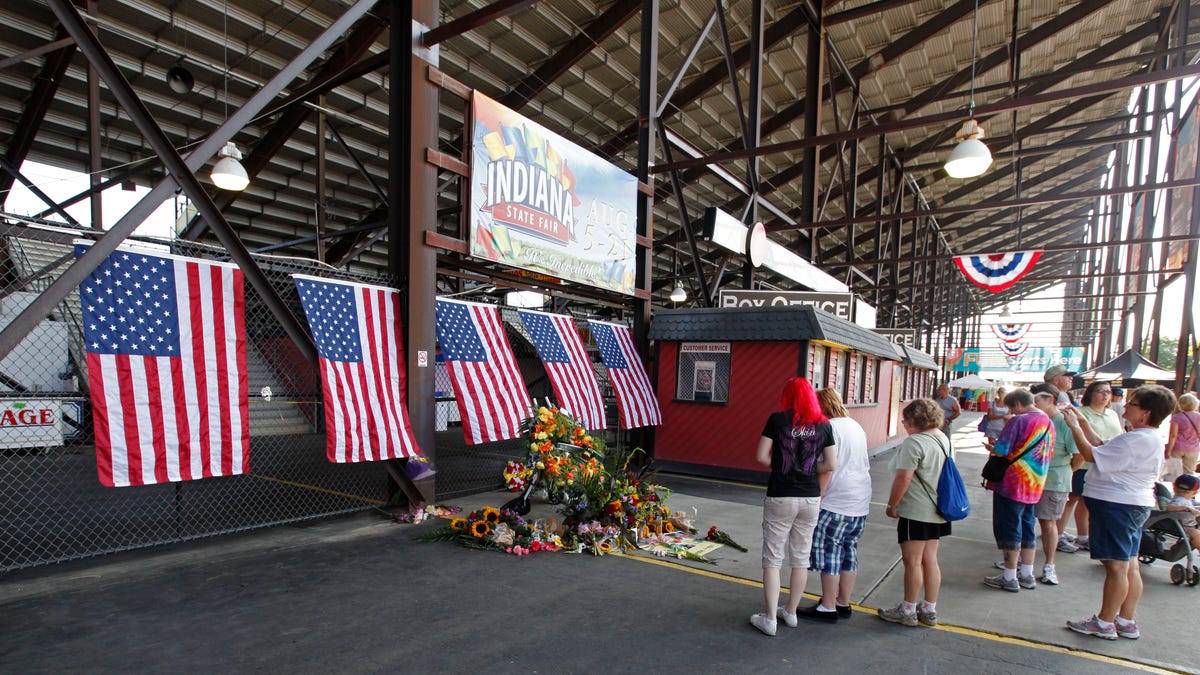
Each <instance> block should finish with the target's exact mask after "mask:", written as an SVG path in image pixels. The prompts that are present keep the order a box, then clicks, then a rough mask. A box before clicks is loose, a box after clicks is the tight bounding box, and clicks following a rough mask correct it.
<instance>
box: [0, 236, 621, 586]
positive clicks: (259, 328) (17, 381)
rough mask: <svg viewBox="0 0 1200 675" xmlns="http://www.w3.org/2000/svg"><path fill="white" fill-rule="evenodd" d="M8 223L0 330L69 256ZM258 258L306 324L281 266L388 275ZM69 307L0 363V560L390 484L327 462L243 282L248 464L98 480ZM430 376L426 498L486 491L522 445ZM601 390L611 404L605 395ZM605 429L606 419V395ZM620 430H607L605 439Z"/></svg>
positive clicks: (301, 397)
mask: <svg viewBox="0 0 1200 675" xmlns="http://www.w3.org/2000/svg"><path fill="white" fill-rule="evenodd" d="M6 227H7V226H4V225H0V243H2V245H3V250H0V274H2V276H0V279H2V281H3V284H2V289H3V290H0V327H3V326H7V325H8V323H9V322H11V321H12V319H13V318H14V317H15V316H16V315H17V314H19V313H20V312H21V310H23V309H24V308H25V307H26V306H27V305H28V304H29V303H30V302H32V300H33V299H34V298H35V297H37V295H38V294H39V293H40V292H41V291H43V290H45V288H47V287H48V286H49V285H50V284H51V283H52V282H53V281H54V280H55V279H56V278H57V277H58V276H59V275H60V274H61V273H62V272H63V270H65V269H66V268H67V266H68V265H69V264H70V262H71V261H72V260H73V259H74V253H73V251H72V246H71V244H70V243H69V240H68V241H61V240H60V241H58V242H52V241H43V240H40V239H30V238H23V237H19V236H16V232H13V231H9V230H8V229H6ZM139 245H145V244H139ZM154 248H156V249H158V250H160V251H161V252H163V253H172V254H175V255H182V256H189V257H194V258H201V259H220V258H221V257H222V255H223V251H220V250H216V249H214V248H212V247H208V246H203V245H198V244H194V243H191V242H169V243H162V244H159V245H157V246H154ZM256 258H257V260H258V263H259V265H260V267H261V268H262V270H263V271H264V272H265V273H266V275H267V277H268V278H269V280H270V282H271V284H272V285H273V286H274V288H275V289H276V291H277V292H278V293H279V295H280V296H281V297H282V298H283V299H284V301H285V302H286V303H287V304H288V306H289V309H290V310H291V311H292V313H293V314H294V315H295V316H297V317H298V318H299V320H300V322H301V324H302V325H305V326H307V322H306V321H305V319H304V315H303V310H302V308H301V306H300V301H299V298H298V296H297V294H296V292H295V288H294V286H293V281H292V278H291V275H292V274H296V273H303V274H309V275H315V276H324V277H334V278H339V279H345V280H352V281H357V282H361V283H371V284H379V285H384V286H395V284H394V283H392V282H391V280H390V279H388V278H385V277H380V276H372V275H366V274H352V273H347V272H346V271H345V270H334V269H332V268H328V267H326V266H323V265H320V264H319V263H315V262H313V261H310V260H301V259H290V258H281V257H275V256H256ZM81 316H82V315H81V313H80V307H79V293H78V291H73V292H72V293H71V294H70V296H69V297H68V298H67V299H66V300H65V301H63V302H62V303H60V304H59V306H58V307H57V308H56V309H55V311H54V312H53V313H51V315H50V316H48V317H47V318H46V319H45V320H44V321H42V322H41V324H39V326H38V327H37V329H36V330H34V332H33V333H31V334H30V335H29V336H28V337H27V338H26V339H25V340H24V341H23V342H22V343H21V344H20V345H19V346H18V347H17V349H15V350H14V351H13V352H12V353H10V354H9V355H8V356H7V357H6V358H5V359H4V360H3V361H0V514H2V516H3V517H2V518H0V569H3V570H5V571H9V570H14V569H19V568H24V567H31V566H36V565H43V564H48V563H53V562H61V561H66V560H71V559H77V558H84V557H89V556H96V555H102V554H106V553H113V552H117V551H124V550H130V549H136V548H144V547H149V546H155V545H160V544H165V543H172V542H179V541H185V540H190V539H197V538H201V537H208V536H213V535H218V534H224V533H230V532H236V531H241V530H247V529H252V528H259V527H266V526H271V525H278V524H283V523H291V522H297V521H302V520H307V519H312V518H319V517H325V516H330V515H336V514H342V513H348V512H355V511H361V510H363V509H368V508H372V507H374V506H382V505H385V504H386V503H387V500H388V499H389V495H391V494H393V493H394V485H393V484H391V482H390V479H389V477H388V474H387V472H386V471H385V468H384V467H383V466H382V465H381V464H380V463H378V462H365V463H356V464H335V463H331V462H329V461H327V460H326V456H325V433H324V428H323V426H324V414H323V411H322V401H321V383H320V377H319V375H318V373H317V371H316V369H315V368H314V366H313V365H311V364H309V363H308V362H307V361H306V360H305V359H304V358H303V357H302V356H301V355H300V353H299V351H298V350H297V349H296V348H295V346H294V344H293V343H292V341H291V340H290V339H289V338H288V337H287V336H286V334H285V333H284V331H283V329H282V328H281V327H280V325H279V323H278V322H277V321H276V319H275V317H274V316H273V315H272V313H271V312H270V310H269V309H268V308H267V306H266V304H265V303H264V302H263V300H262V298H261V297H260V296H259V295H258V293H257V292H256V291H255V290H254V289H253V288H250V287H249V285H247V287H246V289H245V327H246V342H247V346H246V368H247V373H248V380H249V420H250V424H249V430H250V471H249V473H246V474H243V475H237V476H226V477H220V478H206V479H202V480H191V481H183V482H175V483H162V484H157V485H144V486H135V487H119V488H109V487H104V486H103V485H101V483H100V482H99V480H98V477H97V466H96V452H95V446H94V436H93V428H92V410H91V403H90V400H89V396H88V372H87V355H86V353H85V351H84V346H83V327H82V326H81V325H80V321H81ZM505 318H506V323H507V325H508V327H509V339H510V342H511V343H512V345H513V348H514V351H515V352H516V355H517V357H518V360H519V361H521V363H522V366H523V370H524V371H525V372H526V373H530V374H531V375H530V377H529V378H528V379H529V388H530V393H531V395H533V396H535V397H536V398H538V399H541V398H543V397H547V396H550V385H549V383H548V382H547V381H546V379H545V374H544V371H541V366H540V365H539V363H540V362H538V361H537V355H536V352H535V351H534V350H533V347H532V345H531V344H530V343H529V342H528V340H526V339H525V337H524V336H522V335H521V332H520V329H518V328H515V327H514V322H515V323H517V324H519V321H518V320H517V319H516V315H515V312H514V313H512V314H511V315H509V313H508V311H507V310H506V311H505ZM538 373H540V376H539V375H538ZM437 375H438V377H437V389H438V392H437V398H436V402H435V406H436V422H435V425H436V426H435V428H436V432H435V435H436V448H435V449H433V452H431V453H430V454H431V455H433V456H434V457H435V463H436V469H437V474H436V485H437V497H438V498H439V499H445V498H449V497H453V496H457V495H463V494H469V493H473V492H480V491H484V490H489V489H494V488H496V487H498V486H499V484H500V480H501V479H500V474H501V470H502V469H503V467H504V464H505V463H506V462H507V461H509V460H510V459H514V458H517V457H520V456H523V455H524V449H523V448H522V447H521V446H522V444H521V443H520V442H518V441H516V440H512V441H505V442H500V443H489V444H484V445H476V446H467V445H466V443H465V441H464V438H463V434H462V429H461V425H460V423H459V419H458V410H457V407H456V404H455V401H454V399H453V392H452V391H451V390H450V386H449V381H448V380H446V379H445V378H444V373H443V371H442V368H441V367H439V368H438V373H437ZM604 384H605V385H607V382H604ZM606 389H607V387H606ZM606 393H607V395H608V396H609V397H610V400H611V391H606ZM609 427H610V429H615V427H616V410H615V407H614V406H611V405H610V410H609ZM618 440H619V439H618V438H617V434H615V433H613V432H610V438H609V442H610V443H615V442H617V441H618Z"/></svg>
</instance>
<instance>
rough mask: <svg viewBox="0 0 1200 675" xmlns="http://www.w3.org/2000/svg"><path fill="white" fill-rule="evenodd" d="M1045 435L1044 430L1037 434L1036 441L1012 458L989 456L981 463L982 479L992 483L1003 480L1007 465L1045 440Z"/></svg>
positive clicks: (1013, 462)
mask: <svg viewBox="0 0 1200 675" xmlns="http://www.w3.org/2000/svg"><path fill="white" fill-rule="evenodd" d="M1045 436H1046V432H1045V431H1043V432H1042V435H1041V436H1038V439H1037V441H1035V442H1034V443H1033V444H1031V445H1030V446H1029V447H1028V448H1025V450H1024V451H1022V452H1021V454H1019V455H1017V456H1016V457H1013V458H1012V459H1009V458H1007V457H1001V456H1000V455H991V456H989V457H988V460H987V463H985V464H984V465H983V471H982V472H981V473H982V474H983V479H984V480H990V481H992V482H993V483H998V482H1000V481H1002V480H1004V474H1005V472H1007V471H1008V467H1010V466H1012V465H1013V464H1015V463H1016V461H1017V460H1018V459H1021V458H1022V457H1024V456H1025V455H1026V453H1028V452H1029V451H1030V450H1033V449H1034V448H1036V447H1037V446H1038V445H1040V444H1041V442H1042V441H1043V440H1045Z"/></svg>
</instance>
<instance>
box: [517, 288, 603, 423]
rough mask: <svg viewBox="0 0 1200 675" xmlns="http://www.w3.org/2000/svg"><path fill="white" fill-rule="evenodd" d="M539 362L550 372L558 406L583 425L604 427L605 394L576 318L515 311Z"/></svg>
mask: <svg viewBox="0 0 1200 675" xmlns="http://www.w3.org/2000/svg"><path fill="white" fill-rule="evenodd" d="M517 314H518V315H520V317H521V321H522V322H523V323H524V324H525V328H526V329H528V330H529V336H530V337H531V338H533V346H534V347H535V348H537V352H538V356H539V357H540V358H541V359H542V365H544V366H545V367H546V373H548V374H549V375H550V385H551V386H552V387H553V388H554V397H555V398H556V399H558V407H560V408H563V409H565V410H567V411H568V412H570V413H571V414H572V415H573V416H574V417H575V419H576V420H578V421H579V423H580V424H582V425H583V427H584V428H585V429H589V430H594V429H604V428H606V427H605V421H604V398H603V397H602V396H601V395H600V383H599V382H597V381H596V370H595V368H593V367H592V359H591V357H589V356H588V353H587V349H586V348H585V347H584V346H583V340H581V339H580V338H579V331H577V330H576V329H575V320H574V319H572V318H571V317H569V316H563V315H561V314H546V313H544V312H533V311H529V310H524V309H522V310H519V311H518V312H517Z"/></svg>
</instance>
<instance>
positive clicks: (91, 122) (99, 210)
mask: <svg viewBox="0 0 1200 675" xmlns="http://www.w3.org/2000/svg"><path fill="white" fill-rule="evenodd" d="M98 4H99V3H98V2H97V0H88V3H87V10H88V14H90V15H91V16H96V14H97V12H99V11H100V8H99V7H98V6H97V5H98ZM87 106H88V184H89V185H90V186H91V188H92V194H91V197H90V198H89V199H88V205H89V206H90V207H91V213H92V218H91V222H90V223H88V225H89V226H90V227H91V228H92V229H93V230H103V229H104V200H103V199H102V198H101V194H100V190H99V189H98V188H99V186H100V183H101V178H100V172H101V171H102V170H103V169H104V162H103V161H101V159H100V152H101V149H102V148H101V143H102V140H101V138H100V74H99V73H97V72H96V66H93V65H92V64H91V63H88V69H87Z"/></svg>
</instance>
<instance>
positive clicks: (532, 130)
mask: <svg viewBox="0 0 1200 675" xmlns="http://www.w3.org/2000/svg"><path fill="white" fill-rule="evenodd" d="M472 107H473V111H474V116H475V122H474V129H473V133H472V138H473V141H472V149H471V217H470V237H471V248H470V251H471V255H472V256H475V257H478V258H483V259H486V260H491V261H493V262H498V263H502V264H505V265H510V266H512V267H519V268H521V269H526V270H530V271H533V272H540V273H542V274H548V275H550V276H553V277H557V278H559V279H565V280H568V281H574V282H578V283H581V284H587V285H589V286H597V287H600V288H606V289H609V290H613V291H617V292H619V293H625V294H627V295H633V292H634V278H635V272H636V265H635V260H636V256H635V252H636V249H635V247H636V243H637V228H636V214H637V180H636V179H635V178H634V176H632V175H630V174H629V173H626V172H625V171H622V170H621V169H620V168H618V167H617V166H615V165H613V164H610V163H608V162H606V161H604V160H602V159H600V158H599V157H596V156H595V155H593V154H591V153H589V152H587V151H586V150H584V149H583V148H581V147H580V146H578V145H576V144H574V143H572V142H570V141H568V140H566V139H565V138H563V137H562V136H559V135H558V134H556V133H554V132H552V131H550V130H549V129H546V128H545V127H543V126H541V125H540V124H537V123H535V122H532V121H530V120H528V119H526V118H524V117H522V116H521V115H518V114H517V113H516V112H514V111H512V110H509V109H508V108H506V107H504V106H502V105H500V104H499V103H497V102H496V101H493V100H492V99H490V98H488V97H487V96H484V95H483V94H480V93H478V92H475V94H474V95H473V96H472Z"/></svg>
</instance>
